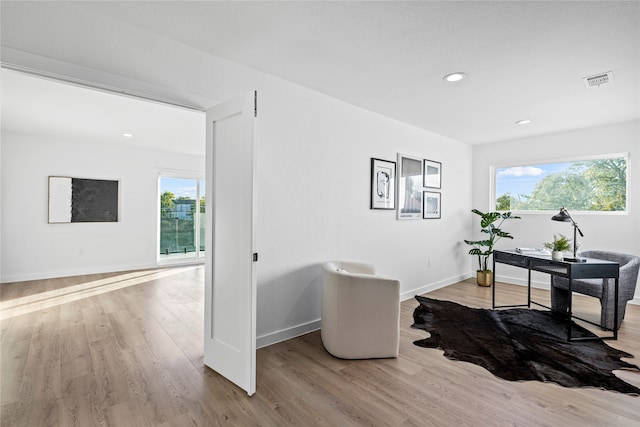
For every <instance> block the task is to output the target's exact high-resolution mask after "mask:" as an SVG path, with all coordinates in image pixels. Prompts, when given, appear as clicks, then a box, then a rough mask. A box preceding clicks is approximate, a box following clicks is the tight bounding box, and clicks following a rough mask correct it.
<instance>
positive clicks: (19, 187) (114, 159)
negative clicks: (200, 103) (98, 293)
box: [1, 120, 204, 283]
mask: <svg viewBox="0 0 640 427" xmlns="http://www.w3.org/2000/svg"><path fill="white" fill-rule="evenodd" d="M203 123H204V120H203ZM167 169H181V170H184V171H193V172H195V173H197V174H203V172H204V158H203V157H201V156H192V155H182V154H176V153H170V152H163V151H153V150H142V149H136V148H132V147H123V146H108V145H105V144H97V143H96V144H93V143H89V144H87V142H86V141H84V140H82V139H80V138H78V137H75V136H74V135H73V133H70V134H69V135H68V137H67V138H65V139H64V141H62V140H52V139H51V138H47V137H43V136H37V135H24V134H13V133H7V132H3V133H2V244H1V247H2V263H1V264H2V282H3V283H6V282H13V281H23V280H32V279H40V278H48V277H61V276H72V275H79V274H87V273H97V272H106V271H121V270H129V269H138V268H152V267H155V266H156V265H157V264H156V251H157V246H156V245H157V243H156V241H157V239H156V235H157V206H158V202H157V182H158V174H159V173H160V171H163V170H167ZM50 175H57V176H71V177H76V178H94V179H113V180H119V181H120V215H119V221H118V222H115V223H82V224H78V223H75V224H48V223H47V218H48V204H47V200H48V199H47V197H48V176H50Z"/></svg>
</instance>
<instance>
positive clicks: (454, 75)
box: [444, 71, 467, 82]
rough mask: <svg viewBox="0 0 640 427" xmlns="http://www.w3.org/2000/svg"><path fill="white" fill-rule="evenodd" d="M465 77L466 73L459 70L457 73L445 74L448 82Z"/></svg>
mask: <svg viewBox="0 0 640 427" xmlns="http://www.w3.org/2000/svg"><path fill="white" fill-rule="evenodd" d="M465 77H467V75H466V74H465V73H462V72H460V71H458V72H455V73H451V74H447V75H446V76H444V80H445V81H447V82H458V81H460V80H462V79H464V78H465Z"/></svg>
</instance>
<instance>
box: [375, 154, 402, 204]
mask: <svg viewBox="0 0 640 427" xmlns="http://www.w3.org/2000/svg"><path fill="white" fill-rule="evenodd" d="M395 208H396V162H392V161H389V160H382V159H375V158H371V209H391V210H393V209H395Z"/></svg>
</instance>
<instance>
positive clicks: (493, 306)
mask: <svg viewBox="0 0 640 427" xmlns="http://www.w3.org/2000/svg"><path fill="white" fill-rule="evenodd" d="M491 259H492V261H493V274H492V275H491V309H492V310H495V309H496V257H495V255H494V256H492V257H491ZM616 289H617V288H616Z"/></svg>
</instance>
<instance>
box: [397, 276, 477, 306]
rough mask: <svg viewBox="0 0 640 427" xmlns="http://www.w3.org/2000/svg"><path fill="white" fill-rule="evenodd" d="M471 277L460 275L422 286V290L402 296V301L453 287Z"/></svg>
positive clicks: (404, 293)
mask: <svg viewBox="0 0 640 427" xmlns="http://www.w3.org/2000/svg"><path fill="white" fill-rule="evenodd" d="M469 277H471V276H470V275H468V274H459V275H457V276H453V277H449V278H447V279H443V280H440V281H438V282H435V283H431V284H429V285H425V286H422V287H420V288H416V289H413V290H411V291H407V292H403V293H401V294H400V301H406V300H408V299H411V298H413V297H415V296H416V295H422V294H426V293H428V292H431V291H435V290H436V289H440V288H444V287H446V286H449V285H453V284H454V283H458V282H460V281H462V280H466V279H468V278H469Z"/></svg>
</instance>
